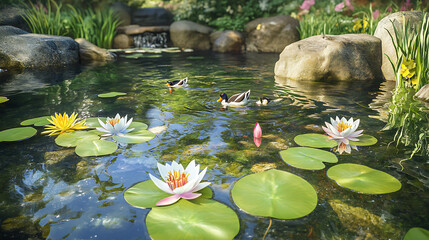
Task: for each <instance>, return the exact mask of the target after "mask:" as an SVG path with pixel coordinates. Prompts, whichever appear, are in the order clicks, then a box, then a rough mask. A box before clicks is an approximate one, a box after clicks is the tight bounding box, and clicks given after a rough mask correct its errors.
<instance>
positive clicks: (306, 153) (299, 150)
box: [280, 147, 338, 170]
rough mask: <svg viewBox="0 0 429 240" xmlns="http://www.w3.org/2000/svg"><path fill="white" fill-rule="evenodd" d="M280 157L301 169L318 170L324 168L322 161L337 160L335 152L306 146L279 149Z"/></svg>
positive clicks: (330, 161)
mask: <svg viewBox="0 0 429 240" xmlns="http://www.w3.org/2000/svg"><path fill="white" fill-rule="evenodd" d="M280 157H281V158H282V159H283V161H285V162H286V163H287V164H289V165H291V166H293V167H296V168H301V169H307V170H320V169H324V168H325V164H323V162H329V163H336V162H338V158H337V156H335V154H333V153H331V152H328V151H324V150H320V149H315V148H308V147H293V148H288V149H287V150H283V151H280Z"/></svg>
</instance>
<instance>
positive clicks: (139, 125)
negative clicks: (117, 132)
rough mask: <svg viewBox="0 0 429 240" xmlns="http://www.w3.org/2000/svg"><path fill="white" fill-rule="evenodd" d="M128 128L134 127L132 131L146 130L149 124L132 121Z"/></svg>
mask: <svg viewBox="0 0 429 240" xmlns="http://www.w3.org/2000/svg"><path fill="white" fill-rule="evenodd" d="M128 128H134V130H133V131H132V132H139V131H141V130H146V129H147V128H148V126H147V124H146V123H142V122H132V123H131V124H130V126H129V127H128Z"/></svg>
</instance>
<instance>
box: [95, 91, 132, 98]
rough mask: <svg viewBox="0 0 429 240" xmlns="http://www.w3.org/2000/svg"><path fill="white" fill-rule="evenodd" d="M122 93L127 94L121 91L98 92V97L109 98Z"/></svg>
mask: <svg viewBox="0 0 429 240" xmlns="http://www.w3.org/2000/svg"><path fill="white" fill-rule="evenodd" d="M123 95H127V93H123V92H108V93H101V94H98V97H100V98H111V97H117V96H123Z"/></svg>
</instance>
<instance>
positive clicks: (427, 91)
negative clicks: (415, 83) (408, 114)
mask: <svg viewBox="0 0 429 240" xmlns="http://www.w3.org/2000/svg"><path fill="white" fill-rule="evenodd" d="M415 96H416V98H419V99H421V100H424V101H428V102H429V84H426V85H424V86H423V87H422V88H420V90H419V91H418V92H416V94H415Z"/></svg>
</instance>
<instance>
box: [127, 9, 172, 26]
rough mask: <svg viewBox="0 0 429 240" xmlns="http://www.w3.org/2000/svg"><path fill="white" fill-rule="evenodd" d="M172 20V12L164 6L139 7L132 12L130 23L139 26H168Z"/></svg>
mask: <svg viewBox="0 0 429 240" xmlns="http://www.w3.org/2000/svg"><path fill="white" fill-rule="evenodd" d="M172 22H173V14H172V13H171V12H169V11H168V10H166V9H165V8H160V7H154V8H139V9H137V10H135V11H134V12H133V17H132V20H131V23H132V24H137V25H140V26H168V25H170V24H171V23H172Z"/></svg>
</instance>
